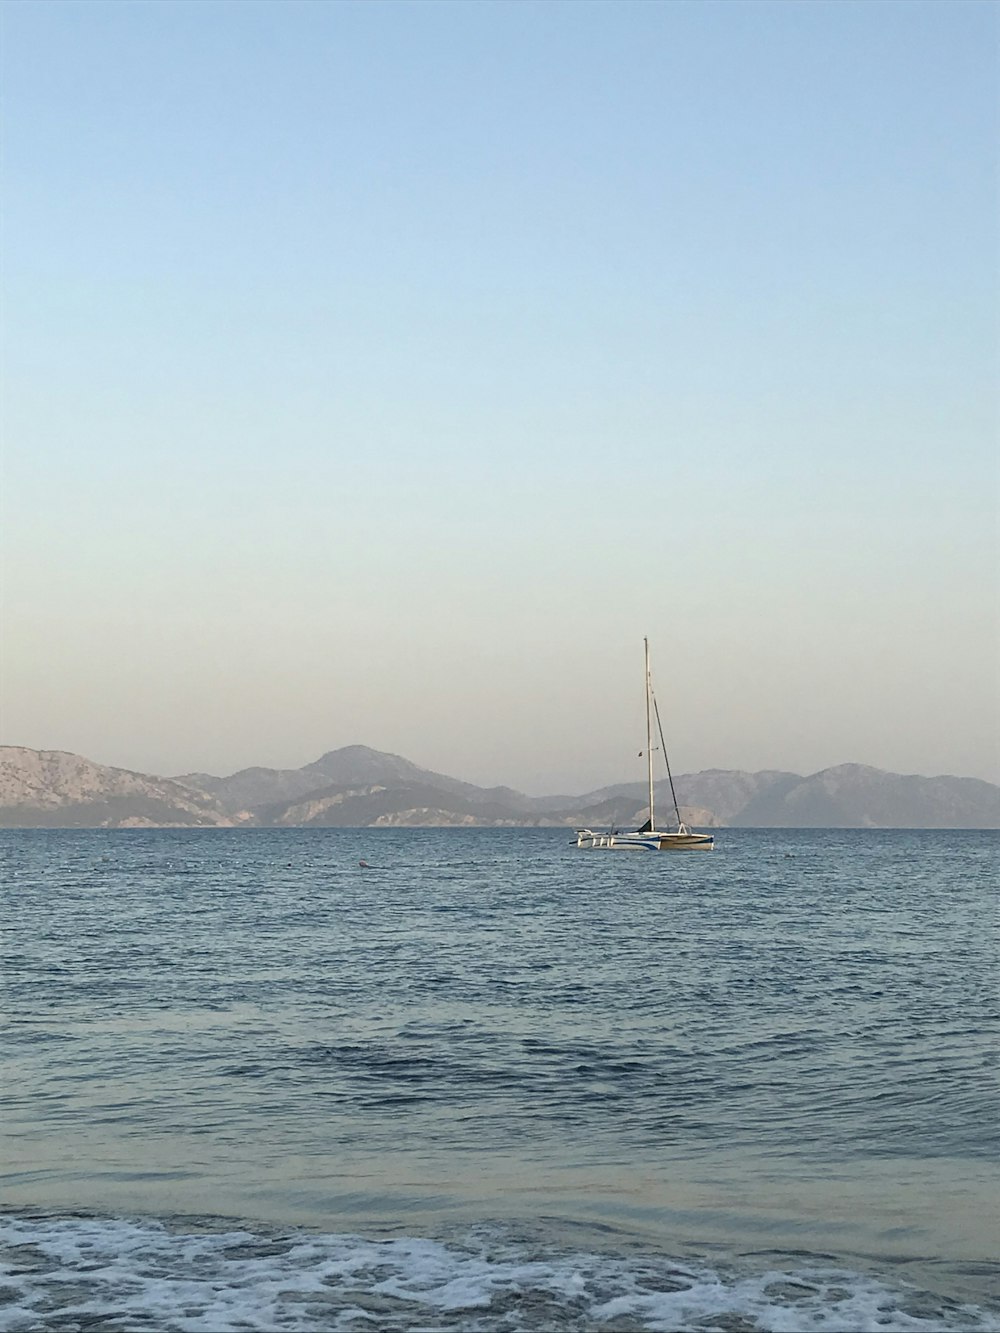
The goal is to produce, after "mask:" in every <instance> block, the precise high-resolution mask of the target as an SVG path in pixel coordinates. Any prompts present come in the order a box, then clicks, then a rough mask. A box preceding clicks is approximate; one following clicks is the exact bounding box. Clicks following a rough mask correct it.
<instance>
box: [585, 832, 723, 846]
mask: <svg viewBox="0 0 1000 1333" xmlns="http://www.w3.org/2000/svg"><path fill="white" fill-rule="evenodd" d="M576 845H577V847H580V848H582V849H583V850H584V851H592V852H633V851H639V852H695V851H701V852H710V851H711V850H712V848H713V847H714V846H715V839H714V838H713V837H712V835H711V834H710V833H655V832H654V833H594V832H592V830H591V829H589V828H582V829H577V831H576Z"/></svg>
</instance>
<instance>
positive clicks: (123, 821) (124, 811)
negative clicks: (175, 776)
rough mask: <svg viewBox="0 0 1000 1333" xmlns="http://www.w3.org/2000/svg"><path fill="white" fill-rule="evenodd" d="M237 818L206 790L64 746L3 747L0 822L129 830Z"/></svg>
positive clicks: (0, 749) (212, 823) (208, 823)
mask: <svg viewBox="0 0 1000 1333" xmlns="http://www.w3.org/2000/svg"><path fill="white" fill-rule="evenodd" d="M232 823H233V821H232V820H231V819H230V818H229V817H228V816H227V815H226V814H225V813H224V812H223V811H222V810H221V809H220V808H219V806H218V804H217V803H216V802H215V801H214V800H213V799H212V797H211V796H207V795H205V794H204V793H202V792H199V791H195V790H194V789H193V788H191V787H188V786H185V785H184V784H183V783H181V782H172V781H171V780H170V779H169V778H155V777H149V776H147V775H146V774H145V773H133V772H131V771H130V770H128V769H125V768H108V767H106V766H105V765H103V764H94V763H91V761H90V760H89V759H82V758H81V757H80V756H79V755H76V754H68V753H66V752H65V751H63V750H29V749H26V748H24V747H23V746H20V745H3V746H0V826H4V827H8V828H10V827H16V828H25V827H28V828H30V827H45V826H47V827H55V828H66V827H74V828H129V827H143V826H147V827H149V826H163V825H173V824H178V825H183V826H191V825H195V826H197V825H202V826H216V827H218V826H223V825H228V824H232Z"/></svg>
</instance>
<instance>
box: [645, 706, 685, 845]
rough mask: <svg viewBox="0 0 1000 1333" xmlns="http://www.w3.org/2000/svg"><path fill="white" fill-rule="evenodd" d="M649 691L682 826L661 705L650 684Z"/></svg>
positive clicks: (678, 822) (661, 747)
mask: <svg viewBox="0 0 1000 1333" xmlns="http://www.w3.org/2000/svg"><path fill="white" fill-rule="evenodd" d="M649 693H650V695H651V697H652V700H653V712H654V713H655V715H656V726H657V730H658V731H659V733H660V749H661V750H662V751H663V762H664V763H665V764H666V766H667V777H668V778H669V780H670V795H671V796H672V797H673V798H674V813H675V814H676V816H677V827H678V828H680V826H681V808H680V806H679V805H678V804H677V793H676V791H674V775H673V773H671V771H670V756H669V755H668V754H667V743H666V741H665V740H664V739H663V723H662V722H661V721H660V705H659V704H658V703H657V702H656V695H655V694H653V689H652V686H650V690H649Z"/></svg>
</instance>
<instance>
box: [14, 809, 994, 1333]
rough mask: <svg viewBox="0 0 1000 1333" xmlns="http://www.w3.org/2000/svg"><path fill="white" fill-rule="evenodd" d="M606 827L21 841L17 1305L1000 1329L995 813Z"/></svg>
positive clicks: (65, 1313)
mask: <svg viewBox="0 0 1000 1333" xmlns="http://www.w3.org/2000/svg"><path fill="white" fill-rule="evenodd" d="M569 843H570V834H569V832H568V831H566V830H520V829H517V830H493V829H481V830H477V829H471V830H392V829H382V830H375V829H362V830H305V829H295V830H264V829H261V830H148V831H147V830H131V831H115V832H112V831H100V830H96V831H57V830H30V831H16V830H7V831H4V832H3V833H0V856H2V866H0V871H2V877H3V883H4V886H5V901H6V906H7V911H6V928H5V931H4V940H3V949H4V955H5V957H4V979H5V1004H6V1010H7V1016H8V1023H7V1030H6V1036H5V1038H4V1042H5V1046H6V1051H5V1056H6V1070H7V1073H6V1075H5V1078H4V1082H3V1088H2V1090H0V1098H2V1106H0V1111H2V1115H0V1132H2V1135H3V1156H2V1178H0V1183H2V1186H3V1211H2V1212H0V1243H2V1244H3V1245H5V1246H6V1248H7V1258H8V1262H9V1264H10V1274H9V1276H8V1277H7V1278H6V1279H5V1283H4V1285H3V1286H2V1287H0V1327H4V1328H10V1329H13V1330H27V1329H31V1328H46V1329H48V1328H59V1329H64V1330H72V1329H77V1328H79V1329H84V1328H94V1327H100V1328H102V1329H103V1328H106V1329H122V1330H125V1329H133V1328H136V1329H138V1328H142V1329H164V1330H165V1329H188V1328H190V1329H195V1328H203V1329H215V1328H219V1329H222V1328H260V1329H269V1328H288V1329H303V1330H311V1329H317V1330H319V1329H325V1328H333V1327H338V1328H348V1329H353V1328H359V1329H360V1328H384V1329H389V1328H393V1329H395V1328H399V1329H417V1328H449V1329H450V1328H455V1329H476V1330H478V1329H482V1330H493V1329H496V1330H501V1329H503V1330H507V1329H511V1330H514V1329H522V1328H523V1329H543V1328H557V1327H565V1328H581V1327H588V1328H589V1327H594V1328H607V1329H609V1330H613V1329H626V1328H630V1329H631V1328H634V1329H639V1328H651V1329H652V1328H664V1329H666V1328H698V1329H715V1328H718V1329H720V1330H730V1333H740V1330H749V1329H757V1328H760V1329H765V1328H767V1329H807V1328H808V1329H812V1328H817V1329H820V1328H822V1329H827V1328H828V1329H847V1328H858V1329H860V1328H880V1329H937V1328H940V1329H980V1328H982V1329H986V1328H992V1329H998V1328H1000V1294H998V1285H1000V1265H998V1264H997V1262H996V1256H997V1254H998V1253H1000V1234H998V1225H997V1220H996V1219H997V1215H998V1207H997V1204H998V1189H997V1184H998V1181H997V1166H996V1162H997V1148H998V1132H997V1123H998V1116H997V1112H996V1106H997V1104H998V1098H997V1094H998V1080H997V1063H998V1044H997V1035H998V1031H1000V996H998V984H997V983H998V974H997V939H996V932H997V913H996V872H997V864H998V858H997V851H998V841H997V835H996V834H993V833H989V832H937V831H933V832H932V831H918V832H907V831H880V830H864V831H848V830H823V831H807V830H796V831H782V830H767V831H757V830H721V831H720V833H719V835H718V843H717V848H716V850H715V851H714V852H711V853H701V854H699V855H697V856H694V855H690V854H688V855H684V854H682V853H681V854H660V855H656V854H651V853H642V852H637V853H631V854H627V855H626V854H623V855H618V854H602V853H600V852H579V851H576V850H575V849H574V848H572V847H571V846H570V845H569ZM362 859H364V860H365V861H367V862H368V863H369V868H368V869H363V868H361V867H360V866H359V861H360V860H362Z"/></svg>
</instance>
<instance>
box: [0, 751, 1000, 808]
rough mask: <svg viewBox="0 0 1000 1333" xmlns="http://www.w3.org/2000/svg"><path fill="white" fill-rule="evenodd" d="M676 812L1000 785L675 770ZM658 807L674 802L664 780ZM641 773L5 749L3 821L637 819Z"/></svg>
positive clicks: (823, 804)
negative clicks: (608, 776) (557, 773)
mask: <svg viewBox="0 0 1000 1333" xmlns="http://www.w3.org/2000/svg"><path fill="white" fill-rule="evenodd" d="M675 785H676V788H677V794H678V799H679V800H680V802H681V813H682V815H683V817H684V819H685V821H686V822H687V823H689V824H692V825H695V826H699V827H702V828H720V827H724V826H734V827H743V828H755V827H756V828H1000V787H998V786H996V785H995V784H993V783H990V782H983V781H980V780H979V779H978V778H955V777H936V778H923V777H914V776H904V775H901V774H898V773H885V772H882V771H881V770H880V769H877V768H868V767H866V766H865V765H863V764H841V765H838V766H837V767H836V768H826V769H823V770H822V771H821V772H819V773H813V774H811V775H809V776H807V777H803V776H800V775H799V774H797V773H785V772H780V771H772V770H768V771H765V772H760V773H746V772H741V771H732V770H726V769H709V770H707V771H706V772H703V773H683V774H681V775H680V776H679V777H678V778H676V780H675ZM656 798H657V803H658V805H657V808H658V810H660V811H661V812H662V813H663V814H664V815H666V812H667V811H668V810H669V809H670V808H671V805H672V802H671V800H670V792H669V788H668V786H667V784H666V783H665V782H664V783H659V784H657V788H656ZM645 816H646V792H645V788H644V786H643V784H641V783H625V784H619V785H617V786H612V787H603V788H600V789H599V790H597V791H592V792H588V793H585V794H584V795H582V796H542V797H533V796H525V795H524V794H523V793H522V792H517V791H513V790H512V789H511V788H509V787H477V786H474V785H473V784H472V783H469V782H462V781H460V780H459V779H458V778H451V777H447V776H445V775H444V774H442V773H433V772H431V771H430V770H429V769H425V768H420V767H419V766H418V765H416V764H413V763H411V762H410V761H409V760H408V759H403V758H401V757H400V756H399V755H394V754H384V753H382V752H381V751H379V750H371V749H368V747H367V746H364V745H349V746H346V747H345V748H344V749H340V750H331V751H330V752H329V753H328V754H325V755H323V756H322V758H320V759H317V760H316V762H315V763H312V764H306V765H305V767H303V768H293V769H276V768H245V769H242V770H241V771H240V772H238V773H233V774H231V775H230V776H229V777H214V776H212V775H211V774H208V773H186V774H184V775H183V776H181V777H176V778H160V777H154V776H152V775H150V774H146V773H133V772H131V771H129V770H128V769H122V768H108V767H106V766H104V765H102V764H95V763H91V761H90V760H88V759H83V758H81V757H80V756H79V755H74V754H67V753H65V752H63V751H61V750H29V749H25V748H23V747H20V746H13V745H7V746H0V827H7V828H41V827H44V828H156V827H172V826H179V827H185V828H187V827H214V828H226V827H236V826H258V827H280V828H287V827H295V828H304V827H336V828H368V827H379V826H382V827H393V826H395V827H421V826H423V827H461V826H486V827H491V826H492V827H503V826H508V827H531V826H535V827H570V828H577V827H585V826H586V827H594V828H599V827H602V826H607V825H616V826H618V827H623V828H626V827H629V826H632V827H635V826H637V825H638V824H640V823H641V822H642V821H643V820H644V819H645Z"/></svg>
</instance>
